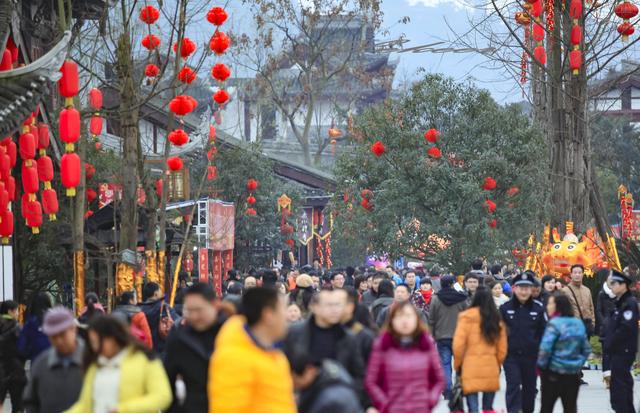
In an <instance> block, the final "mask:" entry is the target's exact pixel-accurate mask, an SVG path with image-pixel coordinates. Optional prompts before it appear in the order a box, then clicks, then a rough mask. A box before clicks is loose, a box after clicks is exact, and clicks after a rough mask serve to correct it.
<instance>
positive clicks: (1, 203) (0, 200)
mask: <svg viewBox="0 0 640 413" xmlns="http://www.w3.org/2000/svg"><path fill="white" fill-rule="evenodd" d="M8 208H9V193H8V192H7V190H6V189H4V183H3V184H2V185H1V186H0V211H4V210H6V209H8Z"/></svg>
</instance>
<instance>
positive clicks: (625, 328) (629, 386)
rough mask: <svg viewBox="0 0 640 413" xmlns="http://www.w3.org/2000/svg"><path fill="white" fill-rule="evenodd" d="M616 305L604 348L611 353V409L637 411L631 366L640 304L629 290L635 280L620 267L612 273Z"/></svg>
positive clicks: (610, 277) (635, 346) (635, 349)
mask: <svg viewBox="0 0 640 413" xmlns="http://www.w3.org/2000/svg"><path fill="white" fill-rule="evenodd" d="M609 282H610V286H611V291H612V292H613V294H615V296H616V298H615V307H614V309H613V311H612V313H611V316H610V318H609V322H608V323H607V325H606V330H605V336H604V351H605V352H606V353H607V354H609V355H610V356H609V357H610V358H609V360H610V361H609V363H610V366H611V387H610V388H609V397H610V400H611V408H612V409H613V410H614V411H615V412H616V413H633V412H635V410H634V409H633V378H632V377H631V372H630V370H631V365H632V364H633V362H634V360H635V357H636V351H637V349H638V303H637V301H636V299H635V298H634V297H633V295H631V292H630V291H629V285H631V283H632V280H631V278H629V276H627V275H626V274H623V273H621V272H618V271H616V270H613V271H611V274H610V275H609Z"/></svg>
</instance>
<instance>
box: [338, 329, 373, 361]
mask: <svg viewBox="0 0 640 413" xmlns="http://www.w3.org/2000/svg"><path fill="white" fill-rule="evenodd" d="M345 327H347V328H348V329H349V331H350V332H351V334H353V335H354V336H355V337H356V342H357V343H358V348H359V349H360V354H361V355H362V359H363V361H364V364H365V366H366V365H367V363H368V362H369V356H370V355H371V349H372V348H373V342H374V341H375V340H376V335H375V333H374V332H373V331H371V330H370V329H368V328H367V327H365V326H364V325H363V324H362V323H359V322H357V321H356V320H355V319H354V320H351V321H349V322H348V323H347V324H345Z"/></svg>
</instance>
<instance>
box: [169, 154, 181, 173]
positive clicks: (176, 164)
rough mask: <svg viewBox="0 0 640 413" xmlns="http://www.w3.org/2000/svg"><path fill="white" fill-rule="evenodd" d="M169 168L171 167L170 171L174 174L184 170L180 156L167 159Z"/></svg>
mask: <svg viewBox="0 0 640 413" xmlns="http://www.w3.org/2000/svg"><path fill="white" fill-rule="evenodd" d="M167 166H168V167H169V169H170V170H171V171H173V172H177V171H180V170H182V167H183V166H184V163H183V162H182V159H180V157H179V156H173V157H171V158H169V159H167Z"/></svg>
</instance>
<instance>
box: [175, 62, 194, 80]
mask: <svg viewBox="0 0 640 413" xmlns="http://www.w3.org/2000/svg"><path fill="white" fill-rule="evenodd" d="M178 80H179V81H181V82H182V83H186V84H191V82H193V81H194V80H196V72H194V71H193V69H191V68H190V67H189V66H185V67H183V68H182V70H180V71H179V72H178Z"/></svg>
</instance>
